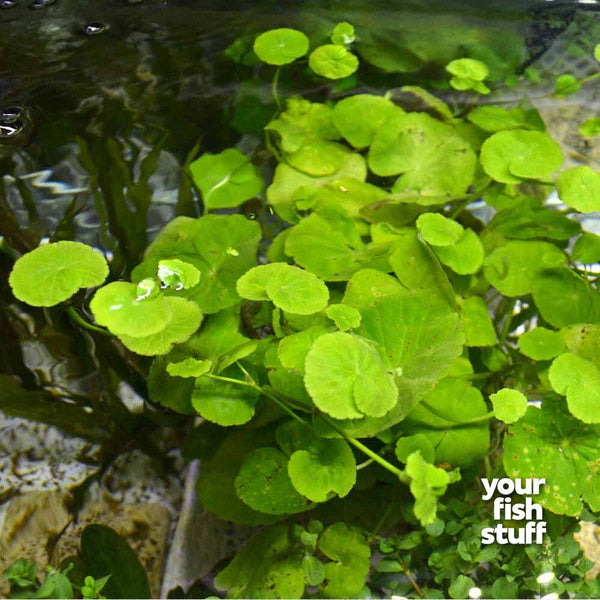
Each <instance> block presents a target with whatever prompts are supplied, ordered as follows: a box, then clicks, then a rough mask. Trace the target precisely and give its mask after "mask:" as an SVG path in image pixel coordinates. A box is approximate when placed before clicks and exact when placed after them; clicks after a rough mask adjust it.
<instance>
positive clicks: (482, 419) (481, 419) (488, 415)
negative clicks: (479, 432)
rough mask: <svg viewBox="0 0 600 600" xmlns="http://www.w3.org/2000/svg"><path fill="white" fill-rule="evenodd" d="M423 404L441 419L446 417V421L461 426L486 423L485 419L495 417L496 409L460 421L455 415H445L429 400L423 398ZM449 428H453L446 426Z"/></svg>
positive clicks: (445, 427)
mask: <svg viewBox="0 0 600 600" xmlns="http://www.w3.org/2000/svg"><path fill="white" fill-rule="evenodd" d="M421 406H423V407H424V408H426V409H427V410H428V411H429V412H430V413H432V414H434V415H435V416H436V417H440V419H444V420H445V421H450V423H456V424H457V425H461V426H467V425H477V424H479V423H484V422H485V421H489V420H490V419H493V418H494V411H490V412H488V413H485V415H481V416H480V417H475V418H474V419H467V420H466V421H459V420H458V419H455V418H454V417H449V416H448V415H445V414H444V413H442V412H440V411H439V410H438V409H437V408H435V407H434V406H431V404H429V403H428V402H425V400H421ZM449 428H451V427H450V426H444V429H449Z"/></svg>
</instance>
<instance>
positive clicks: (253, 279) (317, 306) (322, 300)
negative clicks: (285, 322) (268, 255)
mask: <svg viewBox="0 0 600 600" xmlns="http://www.w3.org/2000/svg"><path fill="white" fill-rule="evenodd" d="M237 291H238V294H239V295H240V296H241V297H242V298H248V299H249V300H271V301H272V302H273V304H274V305H275V306H277V307H278V308H281V309H282V310H285V311H286V312H290V313H294V314H299V315H310V314H313V313H316V312H319V311H321V310H323V309H324V308H325V307H326V306H327V302H328V301H329V290H328V289H327V286H326V285H325V284H324V283H323V281H321V280H320V279H319V278H318V277H317V276H316V275H314V274H313V273H311V272H309V271H304V270H303V269H300V268H298V267H294V266H292V265H288V264H287V263H270V264H268V265H259V266H258V267H254V268H253V269H250V270H249V271H248V272H247V273H246V274H245V275H243V276H242V277H241V278H240V279H239V280H238V283H237Z"/></svg>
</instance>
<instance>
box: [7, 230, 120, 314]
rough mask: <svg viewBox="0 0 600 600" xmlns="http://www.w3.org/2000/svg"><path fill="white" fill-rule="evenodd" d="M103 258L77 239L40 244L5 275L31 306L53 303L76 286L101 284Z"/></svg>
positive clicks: (104, 267) (104, 269)
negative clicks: (7, 275)
mask: <svg viewBox="0 0 600 600" xmlns="http://www.w3.org/2000/svg"><path fill="white" fill-rule="evenodd" d="M107 275H108V265H107V263H106V259H105V258H104V256H102V254H100V253H99V252H95V251H94V250H92V248H90V247H89V246H86V245H85V244H81V243H79V242H68V241H65V242H55V243H52V244H45V245H44V246H40V247H39V248H36V249H35V250H32V251H31V252H28V253H27V254H24V255H23V256H21V258H19V259H18V260H17V262H16V263H15V265H14V267H13V270H12V271H11V274H10V277H9V280H8V282H9V284H10V286H11V288H12V291H13V294H14V295H15V297H16V298H18V299H19V300H21V301H22V302H26V303H27V304H30V305H31V306H54V305H55V304H58V303H59V302H63V301H64V300H67V299H69V298H70V297H71V296H72V295H73V294H74V293H75V292H76V291H78V290H79V289H80V288H86V287H94V286H97V285H101V284H102V283H103V282H104V280H105V279H106V277H107Z"/></svg>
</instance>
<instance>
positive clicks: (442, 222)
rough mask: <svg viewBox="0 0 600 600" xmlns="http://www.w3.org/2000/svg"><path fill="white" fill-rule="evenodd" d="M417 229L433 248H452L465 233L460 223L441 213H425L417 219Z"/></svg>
mask: <svg viewBox="0 0 600 600" xmlns="http://www.w3.org/2000/svg"><path fill="white" fill-rule="evenodd" d="M417 229H418V230H419V233H420V234H421V236H422V237H423V239H424V240H425V241H426V242H427V243H428V244H431V245H432V246H452V245H453V244H456V242H458V241H459V240H460V238H461V237H462V235H463V233H464V231H465V230H464V228H463V226H462V225H461V224H460V223H457V222H456V221H454V220H452V219H448V218H447V217H444V215H440V214H439V213H430V212H428V213H423V214H422V215H420V216H419V218H418V219H417Z"/></svg>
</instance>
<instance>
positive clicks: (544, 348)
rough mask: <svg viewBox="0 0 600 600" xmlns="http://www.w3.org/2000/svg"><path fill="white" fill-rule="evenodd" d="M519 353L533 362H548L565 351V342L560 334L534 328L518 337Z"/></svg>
mask: <svg viewBox="0 0 600 600" xmlns="http://www.w3.org/2000/svg"><path fill="white" fill-rule="evenodd" d="M519 349H520V350H521V353H522V354H524V355H525V356H528V357H529V358H533V359H534V360H550V359H551V358H554V357H555V356H558V355H559V354H560V353H561V352H562V351H563V350H564V349H565V342H564V340H563V339H562V337H561V335H560V333H557V332H556V331H552V330H551V329H546V328H545V327H536V328H535V329H533V330H532V331H527V332H526V333H523V334H522V335H520V336H519Z"/></svg>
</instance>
